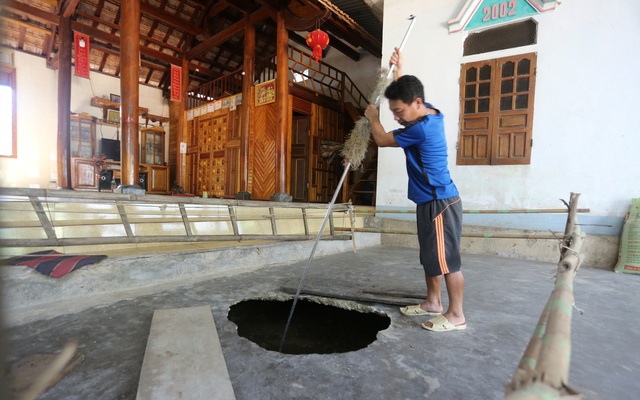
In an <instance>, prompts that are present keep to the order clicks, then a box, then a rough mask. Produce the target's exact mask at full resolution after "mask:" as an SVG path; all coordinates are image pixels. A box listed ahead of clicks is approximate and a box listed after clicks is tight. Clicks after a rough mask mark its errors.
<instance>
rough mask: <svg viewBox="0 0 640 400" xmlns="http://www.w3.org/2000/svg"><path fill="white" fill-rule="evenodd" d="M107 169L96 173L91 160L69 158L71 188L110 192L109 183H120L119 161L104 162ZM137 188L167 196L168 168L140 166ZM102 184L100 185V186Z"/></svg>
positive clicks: (169, 189) (96, 168)
mask: <svg viewBox="0 0 640 400" xmlns="http://www.w3.org/2000/svg"><path fill="white" fill-rule="evenodd" d="M105 163H106V164H107V168H106V169H105V170H103V171H102V172H98V166H97V165H96V162H95V160H93V158H80V157H71V187H72V188H73V189H75V190H87V191H103V192H111V181H112V180H114V181H116V182H120V179H121V165H120V161H109V160H106V161H105ZM138 177H139V182H138V186H140V187H142V188H143V189H145V191H146V193H148V194H169V193H170V192H171V188H170V186H169V167H167V166H166V165H156V164H140V165H139V170H138ZM101 182H102V185H101V184H100V183H101Z"/></svg>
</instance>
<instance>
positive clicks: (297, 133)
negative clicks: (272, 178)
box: [289, 116, 311, 202]
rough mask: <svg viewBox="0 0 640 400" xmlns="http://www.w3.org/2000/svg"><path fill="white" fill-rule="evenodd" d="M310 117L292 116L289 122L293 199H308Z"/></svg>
mask: <svg viewBox="0 0 640 400" xmlns="http://www.w3.org/2000/svg"><path fill="white" fill-rule="evenodd" d="M310 134H311V131H310V118H309V117H308V116H294V117H293V122H292V124H291V188H290V189H289V191H290V193H291V196H292V197H293V201H298V202H308V201H309V195H308V193H309V137H310Z"/></svg>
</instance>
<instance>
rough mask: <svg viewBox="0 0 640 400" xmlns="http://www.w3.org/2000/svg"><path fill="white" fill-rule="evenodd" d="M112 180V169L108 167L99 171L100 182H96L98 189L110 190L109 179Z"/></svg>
mask: <svg viewBox="0 0 640 400" xmlns="http://www.w3.org/2000/svg"><path fill="white" fill-rule="evenodd" d="M112 180H113V171H112V170H110V169H108V170H105V171H102V172H100V182H99V183H98V190H99V191H102V190H111V181H112Z"/></svg>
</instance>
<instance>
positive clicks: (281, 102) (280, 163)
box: [276, 11, 289, 195]
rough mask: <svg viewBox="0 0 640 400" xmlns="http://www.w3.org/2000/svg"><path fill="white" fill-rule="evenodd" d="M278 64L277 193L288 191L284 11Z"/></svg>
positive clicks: (279, 22)
mask: <svg viewBox="0 0 640 400" xmlns="http://www.w3.org/2000/svg"><path fill="white" fill-rule="evenodd" d="M276 25H277V39H276V41H277V43H276V46H277V50H276V55H277V66H276V70H277V73H276V76H277V80H276V104H277V106H276V107H277V111H276V113H277V116H276V135H277V136H276V195H284V194H286V193H287V133H288V129H287V122H288V120H289V118H288V115H287V110H288V109H289V107H288V99H289V77H288V75H289V65H288V64H289V56H288V54H287V53H288V45H289V34H288V33H287V28H286V27H285V19H284V16H283V15H282V11H279V12H278V18H277V22H276Z"/></svg>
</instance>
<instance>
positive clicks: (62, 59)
mask: <svg viewBox="0 0 640 400" xmlns="http://www.w3.org/2000/svg"><path fill="white" fill-rule="evenodd" d="M59 28H60V47H59V53H58V60H59V68H58V146H57V158H58V162H57V164H58V187H59V188H63V189H70V188H71V159H70V151H71V150H70V146H71V145H70V143H69V137H70V129H71V120H70V116H71V45H72V43H73V33H72V30H71V18H68V17H60V26H59ZM52 40H53V39H52Z"/></svg>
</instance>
